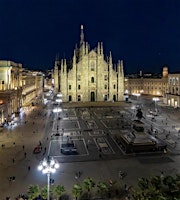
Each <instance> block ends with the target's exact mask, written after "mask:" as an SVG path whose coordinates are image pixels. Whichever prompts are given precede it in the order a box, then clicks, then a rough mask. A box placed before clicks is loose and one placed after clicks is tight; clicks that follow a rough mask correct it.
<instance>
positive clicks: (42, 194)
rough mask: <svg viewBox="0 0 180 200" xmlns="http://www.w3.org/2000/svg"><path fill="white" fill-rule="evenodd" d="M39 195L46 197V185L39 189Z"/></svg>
mask: <svg viewBox="0 0 180 200" xmlns="http://www.w3.org/2000/svg"><path fill="white" fill-rule="evenodd" d="M41 197H42V198H43V199H47V186H44V187H43V188H42V189H41Z"/></svg>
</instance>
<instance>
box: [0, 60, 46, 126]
mask: <svg viewBox="0 0 180 200" xmlns="http://www.w3.org/2000/svg"><path fill="white" fill-rule="evenodd" d="M42 90H43V75H42V74H38V73H36V72H30V71H29V72H27V70H24V69H23V68H22V64H20V63H15V62H12V61H7V60H0V125H1V124H3V123H4V122H6V121H11V120H12V119H13V118H14V117H15V116H16V114H18V113H19V111H20V108H21V107H22V106H24V105H26V104H27V103H30V102H31V101H32V100H33V99H35V98H36V97H37V96H39V95H40V94H41V93H42Z"/></svg>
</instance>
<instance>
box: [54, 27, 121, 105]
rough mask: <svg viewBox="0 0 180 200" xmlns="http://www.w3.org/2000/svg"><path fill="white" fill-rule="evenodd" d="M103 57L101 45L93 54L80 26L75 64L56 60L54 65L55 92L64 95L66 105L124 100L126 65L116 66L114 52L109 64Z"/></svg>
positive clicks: (119, 63)
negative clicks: (70, 103) (124, 66)
mask: <svg viewBox="0 0 180 200" xmlns="http://www.w3.org/2000/svg"><path fill="white" fill-rule="evenodd" d="M104 57H105V56H104V53H103V44H102V43H100V42H98V45H97V48H95V49H92V50H90V46H89V44H88V43H87V42H85V41H84V30H83V26H81V34H80V44H79V47H78V48H77V47H76V48H75V50H74V55H73V58H72V60H71V61H70V62H68V61H66V59H62V60H59V59H58V58H56V61H55V67H54V89H55V91H56V93H58V92H60V93H61V94H62V100H63V102H79V101H82V102H89V101H122V100H123V96H124V70H123V61H122V60H121V61H120V60H119V61H118V63H117V64H116V65H114V64H113V63H112V55H111V52H110V55H109V57H107V59H106V60H105V58H104Z"/></svg>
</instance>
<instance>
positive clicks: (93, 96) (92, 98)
mask: <svg viewBox="0 0 180 200" xmlns="http://www.w3.org/2000/svg"><path fill="white" fill-rule="evenodd" d="M91 101H95V93H94V92H91Z"/></svg>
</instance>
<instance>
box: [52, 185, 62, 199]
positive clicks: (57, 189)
mask: <svg viewBox="0 0 180 200" xmlns="http://www.w3.org/2000/svg"><path fill="white" fill-rule="evenodd" d="M63 192H65V189H64V186H63V185H57V186H55V188H54V193H55V194H56V196H57V198H60V197H61V195H62V194H63Z"/></svg>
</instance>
